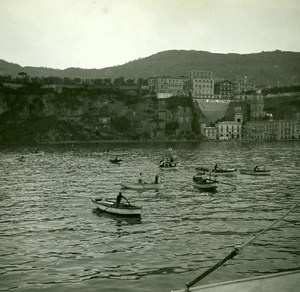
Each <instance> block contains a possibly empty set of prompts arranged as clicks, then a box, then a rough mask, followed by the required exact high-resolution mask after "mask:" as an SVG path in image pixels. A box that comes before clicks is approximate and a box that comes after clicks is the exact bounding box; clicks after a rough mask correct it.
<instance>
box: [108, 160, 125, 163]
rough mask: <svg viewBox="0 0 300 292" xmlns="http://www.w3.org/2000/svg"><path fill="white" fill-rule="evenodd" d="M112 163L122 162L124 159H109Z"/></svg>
mask: <svg viewBox="0 0 300 292" xmlns="http://www.w3.org/2000/svg"><path fill="white" fill-rule="evenodd" d="M109 161H110V162H111V163H120V162H121V161H123V159H109Z"/></svg>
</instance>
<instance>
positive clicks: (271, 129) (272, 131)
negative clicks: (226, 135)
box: [243, 120, 300, 140]
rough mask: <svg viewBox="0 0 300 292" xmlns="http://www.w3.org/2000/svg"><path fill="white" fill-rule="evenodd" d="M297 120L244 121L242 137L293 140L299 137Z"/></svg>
mask: <svg viewBox="0 0 300 292" xmlns="http://www.w3.org/2000/svg"><path fill="white" fill-rule="evenodd" d="M299 131H300V129H299V124H298V122H297V121H288V120H277V121H252V122H248V123H246V125H245V127H244V129H243V132H244V138H246V139H250V140H294V139H299V134H300V133H299Z"/></svg>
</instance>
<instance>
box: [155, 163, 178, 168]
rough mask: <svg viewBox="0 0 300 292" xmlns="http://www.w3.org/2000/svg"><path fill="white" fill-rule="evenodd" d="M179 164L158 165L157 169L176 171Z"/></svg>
mask: <svg viewBox="0 0 300 292" xmlns="http://www.w3.org/2000/svg"><path fill="white" fill-rule="evenodd" d="M178 166H179V164H178V163H170V164H169V165H167V164H160V165H159V168H160V169H178Z"/></svg>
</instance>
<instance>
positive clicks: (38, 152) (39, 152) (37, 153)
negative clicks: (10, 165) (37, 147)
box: [29, 151, 45, 156]
mask: <svg viewBox="0 0 300 292" xmlns="http://www.w3.org/2000/svg"><path fill="white" fill-rule="evenodd" d="M29 154H30V155H33V156H44V154H45V152H44V151H35V152H30V153H29Z"/></svg>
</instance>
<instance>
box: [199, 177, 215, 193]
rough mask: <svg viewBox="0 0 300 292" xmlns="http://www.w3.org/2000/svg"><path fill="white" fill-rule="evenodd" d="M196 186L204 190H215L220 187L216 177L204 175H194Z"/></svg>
mask: <svg viewBox="0 0 300 292" xmlns="http://www.w3.org/2000/svg"><path fill="white" fill-rule="evenodd" d="M193 182H194V186H195V187H197V188H199V189H202V190H207V191H208V190H210V191H214V190H216V189H217V187H218V182H217V181H216V180H214V179H209V178H203V177H202V176H199V175H195V176H193Z"/></svg>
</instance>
